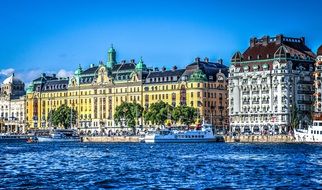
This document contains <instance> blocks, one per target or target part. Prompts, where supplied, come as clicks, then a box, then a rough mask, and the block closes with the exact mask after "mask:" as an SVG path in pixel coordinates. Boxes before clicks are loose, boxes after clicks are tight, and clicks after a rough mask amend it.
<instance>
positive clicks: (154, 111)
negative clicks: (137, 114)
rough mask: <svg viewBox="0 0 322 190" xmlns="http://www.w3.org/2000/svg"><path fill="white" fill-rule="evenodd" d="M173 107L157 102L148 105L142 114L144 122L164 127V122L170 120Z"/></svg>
mask: <svg viewBox="0 0 322 190" xmlns="http://www.w3.org/2000/svg"><path fill="white" fill-rule="evenodd" d="M172 110H173V107H172V106H171V105H169V104H168V103H165V102H163V101H159V102H156V103H153V104H151V105H150V107H149V109H148V110H146V111H145V112H144V120H145V121H150V122H151V123H152V124H157V125H165V121H166V120H167V119H170V118H171V112H172Z"/></svg>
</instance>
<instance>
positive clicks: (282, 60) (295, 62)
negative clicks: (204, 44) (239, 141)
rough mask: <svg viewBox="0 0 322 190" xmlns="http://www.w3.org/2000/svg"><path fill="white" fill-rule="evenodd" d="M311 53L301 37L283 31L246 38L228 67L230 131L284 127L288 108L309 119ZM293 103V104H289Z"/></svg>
mask: <svg viewBox="0 0 322 190" xmlns="http://www.w3.org/2000/svg"><path fill="white" fill-rule="evenodd" d="M314 59H315V54H314V53H313V52H312V51H311V50H310V49H309V48H308V47H307V46H306V44H305V39H304V38H303V37H302V38H290V37H285V36H283V35H277V36H276V37H269V36H264V37H263V38H261V39H257V38H251V39H250V46H249V47H248V48H247V49H246V51H244V52H243V53H241V52H236V53H235V54H234V55H233V57H232V59H231V66H230V68H229V72H230V74H229V83H228V86H229V87H228V91H229V96H228V97H229V116H230V126H231V128H232V130H233V131H241V132H247V131H249V132H258V133H259V132H263V131H268V130H270V131H274V132H286V131H287V130H288V127H289V126H290V122H291V117H292V116H291V113H292V110H293V109H295V108H294V107H293V106H296V108H297V109H298V110H299V111H298V112H299V118H300V120H301V121H300V122H301V123H302V125H306V124H308V123H309V122H310V120H311V112H312V110H313V109H312V103H313V99H312V95H313V92H314V89H313V78H312V75H311V74H312V72H313V69H314ZM292 107H293V108H292Z"/></svg>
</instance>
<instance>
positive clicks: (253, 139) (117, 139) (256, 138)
mask: <svg viewBox="0 0 322 190" xmlns="http://www.w3.org/2000/svg"><path fill="white" fill-rule="evenodd" d="M224 140H225V142H227V143H235V142H240V143H292V142H295V139H294V137H293V136H290V135H240V136H235V137H233V136H224ZM81 141H82V142H86V143H90V142H94V143H95V142H96V143H138V142H140V141H139V137H138V136H111V137H109V136H83V137H82V138H81Z"/></svg>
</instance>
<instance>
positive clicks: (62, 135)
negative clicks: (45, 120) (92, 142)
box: [36, 130, 80, 142]
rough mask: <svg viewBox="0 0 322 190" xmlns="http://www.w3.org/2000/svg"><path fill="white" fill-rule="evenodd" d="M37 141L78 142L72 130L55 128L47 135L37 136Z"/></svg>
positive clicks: (78, 139)
mask: <svg viewBox="0 0 322 190" xmlns="http://www.w3.org/2000/svg"><path fill="white" fill-rule="evenodd" d="M36 141H37V142H80V137H79V136H78V135H77V134H76V132H75V131H74V130H55V131H52V132H51V133H50V134H49V136H37V137H36Z"/></svg>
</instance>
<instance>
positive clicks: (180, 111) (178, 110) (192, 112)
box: [172, 105, 198, 126]
mask: <svg viewBox="0 0 322 190" xmlns="http://www.w3.org/2000/svg"><path fill="white" fill-rule="evenodd" d="M197 118H198V115H197V109H196V108H194V107H189V106H186V105H182V106H177V107H175V108H174V109H173V111H172V119H173V120H174V121H175V122H179V123H182V124H185V125H188V126H189V125H191V124H192V123H194V122H196V119H197Z"/></svg>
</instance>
